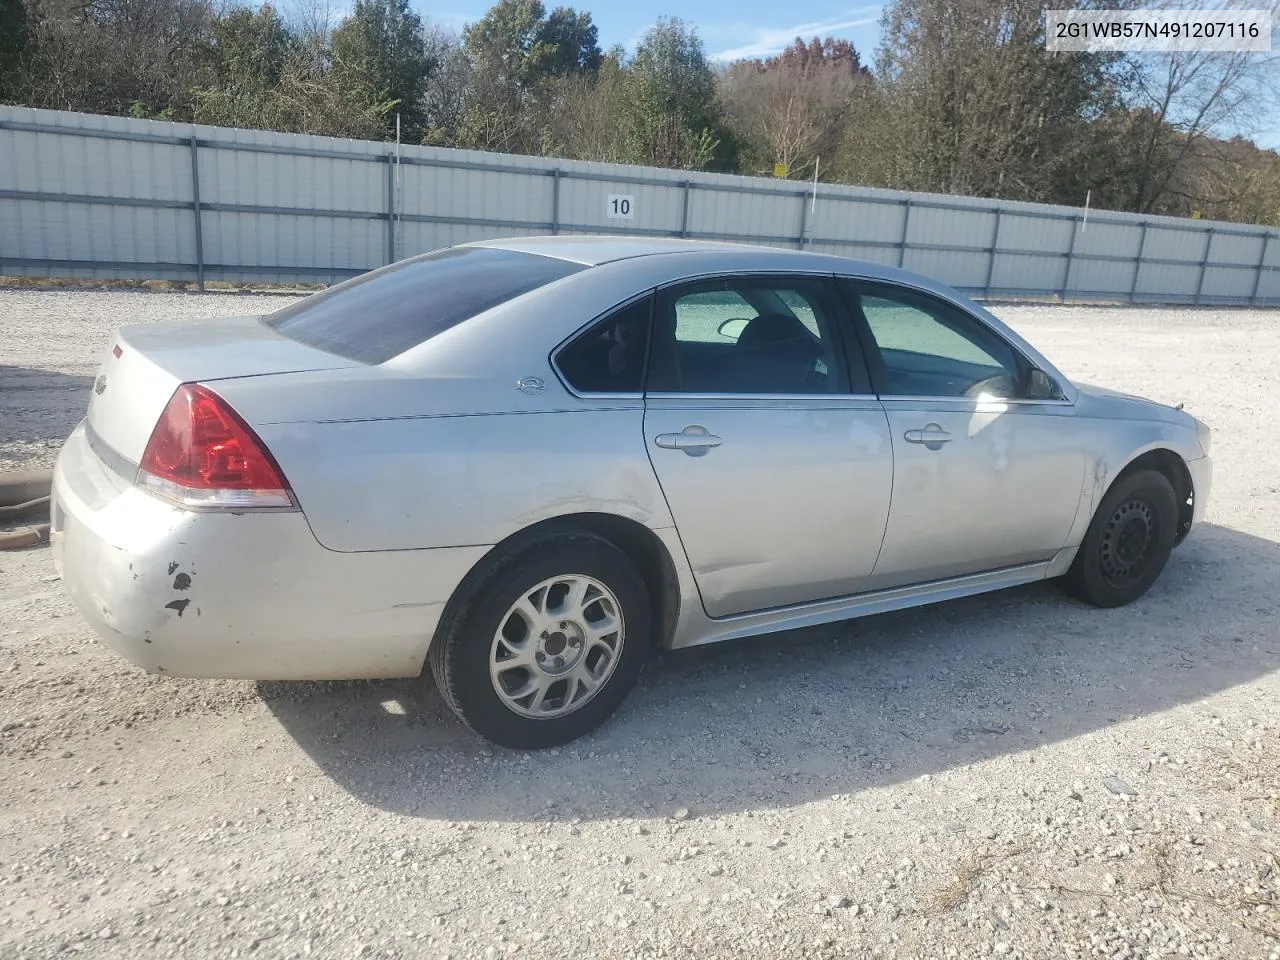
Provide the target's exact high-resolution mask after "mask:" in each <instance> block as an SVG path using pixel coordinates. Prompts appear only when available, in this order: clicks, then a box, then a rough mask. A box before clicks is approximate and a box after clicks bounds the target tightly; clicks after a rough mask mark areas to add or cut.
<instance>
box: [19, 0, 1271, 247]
mask: <svg viewBox="0 0 1280 960" xmlns="http://www.w3.org/2000/svg"><path fill="white" fill-rule="evenodd" d="M220 2H221V0H0V102H6V103H15V104H22V105H28V106H38V107H48V108H53V109H61V110H79V111H87V112H92V113H107V114H121V115H129V116H135V117H145V118H155V119H174V120H189V121H194V122H197V123H209V124H217V125H223V126H236V127H251V128H259V129H267V130H279V131H286V132H297V133H313V134H325V135H331V136H342V137H356V138H362V139H375V140H389V139H393V138H394V137H395V136H396V132H397V125H398V130H399V135H400V136H401V138H402V139H403V140H404V141H405V142H407V143H424V144H431V145H437V146H449V147H462V148H470V149H479V150H491V151H503V152H510V153H524V154H534V155H542V156H557V157H566V158H575V159H583V160H597V161H612V162H622V163H637V164H647V165H656V166H664V167H676V168H682V169H690V170H716V171H724V172H734V173H744V174H753V175H772V174H774V173H775V170H776V172H777V173H781V174H782V175H785V176H787V177H791V178H797V179H810V178H813V177H814V176H815V175H816V176H817V177H818V179H820V180H823V181H829V182H841V183H856V184H862V185H867V186H877V187H889V188H895V189H904V190H923V191H932V192H938V193H954V194H968V195H975V196H983V197H998V198H1005V199H1016V200H1031V201H1042V202H1048V203H1063V204H1071V205H1081V204H1083V203H1085V202H1086V198H1088V202H1090V203H1091V204H1092V205H1093V206H1095V207H1103V208H1109V209H1116V210H1131V211H1136V212H1143V213H1163V214H1173V215H1181V216H1193V215H1203V216H1205V217H1212V218H1218V219H1226V220H1236V221H1241V222H1252V223H1270V224H1280V154H1277V153H1276V152H1275V151H1273V150H1263V149H1259V148H1258V147H1257V146H1255V145H1254V144H1253V143H1252V141H1250V140H1249V139H1247V138H1245V137H1242V136H1239V135H1236V136H1226V135H1224V131H1228V130H1239V129H1241V128H1243V127H1247V125H1248V123H1249V121H1250V119H1251V118H1256V117H1259V116H1264V115H1266V114H1267V113H1268V111H1271V112H1272V115H1274V113H1275V111H1277V108H1278V107H1280V60H1278V59H1276V55H1274V54H1258V53H1253V54H1222V53H1218V54H1205V53H1198V54H1197V53H1178V54H1167V55H1142V56H1137V55H1124V54H1114V53H1107V54H1091V53H1049V52H1046V50H1045V46H1044V19H1043V15H1042V11H1043V9H1045V8H1046V7H1048V6H1053V7H1055V8H1056V7H1061V6H1064V5H1067V6H1070V5H1072V4H1070V3H1065V2H1064V0H1054V2H1053V3H1052V4H1049V3H1047V2H1044V0H1031V2H1028V0H892V2H890V3H888V4H886V6H885V8H884V12H883V19H882V22H881V46H880V48H879V50H878V51H877V56H876V58H875V62H876V66H875V70H874V71H873V70H871V69H869V67H868V66H867V65H866V64H865V63H864V62H863V58H862V55H861V54H860V53H859V52H858V51H857V50H856V49H855V48H854V47H853V46H852V45H851V44H850V43H849V42H848V41H846V40H839V39H833V38H830V37H828V38H825V39H819V38H816V37H815V38H811V39H808V40H806V39H802V38H797V39H796V41H795V43H794V44H793V45H792V46H790V47H787V48H786V49H784V50H783V51H781V52H780V53H779V54H777V55H775V56H771V57H761V58H753V59H744V60H740V61H737V62H734V63H728V64H717V63H715V62H713V61H712V60H711V59H710V58H709V57H708V55H707V52H706V50H705V48H704V46H703V44H702V41H701V40H700V38H699V37H698V35H697V32H696V30H694V29H692V28H691V27H690V26H688V25H687V24H685V23H683V22H681V21H680V20H679V19H674V18H672V19H663V20H659V21H658V22H657V23H656V24H654V25H653V26H652V27H651V28H650V29H649V30H648V31H647V32H646V33H645V34H644V36H643V37H642V38H641V39H640V41H639V42H638V43H637V44H636V46H635V49H634V50H632V51H627V50H624V49H623V48H622V47H619V46H615V47H612V48H609V49H607V50H606V49H602V48H601V46H600V44H599V37H598V32H597V29H596V26H595V24H594V23H593V22H592V18H591V14H590V13H589V12H587V11H585V10H577V9H573V8H569V7H557V8H555V9H552V10H550V11H548V10H547V8H546V7H545V6H544V5H543V3H542V2H541V0H499V2H498V3H496V4H495V5H494V6H493V7H491V8H490V9H489V10H488V11H487V12H486V13H485V15H484V16H483V17H482V18H480V19H479V20H478V21H477V22H476V23H473V24H470V25H468V26H466V27H465V28H464V29H463V30H462V31H461V32H460V33H454V32H451V31H449V30H446V29H443V28H441V27H440V26H438V25H434V24H431V23H430V22H428V21H424V20H423V18H422V17H420V16H419V15H418V14H417V13H415V12H414V11H413V9H412V8H411V7H410V6H409V3H408V0H356V2H355V5H354V7H353V8H352V9H351V11H350V13H348V14H347V15H346V16H344V17H342V18H341V19H339V20H338V21H337V22H336V23H335V22H333V18H331V17H330V15H329V13H328V10H327V8H325V7H323V6H315V5H313V6H300V7H295V8H289V9H288V10H287V11H286V10H282V9H280V8H277V7H275V6H273V5H271V4H270V3H267V4H263V5H262V6H260V7H258V8H256V9H254V8H251V7H247V6H242V5H238V4H234V3H232V4H230V5H226V6H222V5H219V4H220ZM311 2H312V3H318V2H321V0H311ZM1074 5H1077V6H1091V5H1093V0H1076V3H1075V4H1074ZM1110 5H1114V4H1110Z"/></svg>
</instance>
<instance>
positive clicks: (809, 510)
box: [644, 276, 893, 617]
mask: <svg viewBox="0 0 1280 960" xmlns="http://www.w3.org/2000/svg"><path fill="white" fill-rule="evenodd" d="M838 302H839V299H838V296H836V291H835V290H834V288H833V285H832V283H831V281H830V280H829V279H826V278H821V277H806V276H800V277H797V276H790V277H787V276H783V277H754V278H747V277H733V278H725V279H718V280H709V281H696V282H691V283H686V284H681V285H678V286H675V287H672V288H669V289H666V290H662V291H659V294H658V298H657V303H656V306H655V312H654V326H653V330H654V333H653V345H652V348H651V351H650V356H651V363H650V369H649V377H648V383H647V388H646V396H645V416H644V431H645V439H646V442H647V444H648V450H649V458H650V460H651V462H652V463H653V468H654V471H655V472H656V474H657V476H658V480H659V483H660V484H661V486H662V491H663V493H664V494H665V495H666V498H667V503H668V505H669V506H670V508H671V513H672V515H673V516H674V518H675V521H676V527H677V529H678V530H679V533H680V539H681V542H682V543H683V544H684V549H685V552H686V554H687V555H688V558H689V563H690V566H691V567H692V570H693V574H694V578H695V579H696V581H697V584H698V589H699V591H700V592H701V594H702V602H703V606H704V607H705V609H706V612H707V614H708V615H709V616H712V617H725V616H731V615H733V614H737V613H743V612H746V611H752V610H762V609H767V608H772V607H778V606H784V605H787V604H794V603H803V602H805V601H809V600H818V599H824V598H828V597H836V596H843V595H846V594H851V593H855V592H857V591H858V590H859V589H861V587H862V585H863V584H864V582H865V580H866V578H867V577H868V576H870V574H871V571H872V568H873V567H874V566H875V561H876V555H877V553H878V551H879V549H880V542H881V539H882V538H883V536H884V530H885V521H886V518H887V516H888V510H889V492H890V488H891V485H892V477H893V459H892V446H891V443H890V438H889V425H888V421H887V419H886V417H885V413H884V409H883V408H882V407H881V405H880V403H879V402H878V401H877V400H876V398H875V397H874V396H872V395H870V394H869V385H868V384H867V383H866V381H867V375H866V371H865V367H863V366H862V362H861V359H860V357H859V356H858V354H857V353H856V351H855V352H854V353H853V355H852V357H851V359H852V360H854V361H855V362H856V364H857V365H858V366H857V368H856V369H854V370H853V371H852V372H853V375H854V376H853V380H854V383H855V384H856V385H857V387H858V388H859V389H858V391H857V392H854V390H852V389H851V388H850V369H849V365H847V364H846V363H845V360H844V353H843V351H842V350H841V344H840V342H839V341H838V340H837V337H838V336H839V333H838V329H837V326H838V325H837V324H836V323H835V322H834V306H833V305H834V304H836V303H838Z"/></svg>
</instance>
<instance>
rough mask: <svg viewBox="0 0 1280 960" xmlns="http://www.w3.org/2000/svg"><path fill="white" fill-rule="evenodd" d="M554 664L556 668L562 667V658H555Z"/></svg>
mask: <svg viewBox="0 0 1280 960" xmlns="http://www.w3.org/2000/svg"><path fill="white" fill-rule="evenodd" d="M555 663H556V666H557V667H563V666H564V657H556V661H555Z"/></svg>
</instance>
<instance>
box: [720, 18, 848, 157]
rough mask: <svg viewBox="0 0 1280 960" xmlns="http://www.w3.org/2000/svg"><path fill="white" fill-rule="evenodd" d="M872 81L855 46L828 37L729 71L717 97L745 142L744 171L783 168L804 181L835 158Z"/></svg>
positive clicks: (798, 44) (795, 46)
mask: <svg viewBox="0 0 1280 960" xmlns="http://www.w3.org/2000/svg"><path fill="white" fill-rule="evenodd" d="M869 82H870V80H869V77H868V76H867V74H866V71H865V70H863V69H862V67H861V63H860V61H859V58H858V55H857V52H856V51H854V50H853V47H852V46H851V45H849V44H848V42H847V41H835V40H833V39H832V38H830V37H828V38H827V40H826V43H825V44H823V43H820V42H819V41H818V39H817V38H816V37H815V38H814V40H813V42H812V43H811V44H810V45H808V46H806V45H805V44H804V43H803V42H802V41H801V40H799V39H797V40H796V42H795V45H794V46H793V47H790V48H788V50H787V51H786V52H785V53H784V54H783V55H781V56H778V57H773V58H770V59H769V60H742V61H739V62H737V63H734V64H732V65H730V66H729V67H728V68H727V69H726V70H724V71H723V72H722V73H721V74H720V77H719V95H720V100H721V102H722V103H723V105H724V111H725V116H726V118H727V119H728V121H729V123H730V124H731V125H732V126H733V128H734V129H735V131H736V132H737V133H738V135H739V137H740V138H741V139H742V141H743V160H744V162H745V164H747V165H748V170H747V172H750V173H767V172H768V171H770V170H772V168H773V165H774V164H775V163H781V164H784V165H785V166H786V168H787V169H788V170H789V171H790V174H793V175H797V176H801V177H807V176H808V175H809V174H810V173H811V172H812V171H813V167H814V163H815V160H816V159H817V158H818V157H819V156H821V155H823V154H825V155H826V156H827V158H828V159H830V158H831V156H832V154H833V153H834V152H835V147H836V144H837V143H838V142H839V140H840V134H841V131H842V128H843V126H844V122H845V119H846V117H847V114H848V108H849V104H850V101H851V98H852V96H853V94H854V91H855V90H856V89H857V88H858V86H859V84H867V83H869Z"/></svg>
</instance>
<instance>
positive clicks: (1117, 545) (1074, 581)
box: [1066, 470, 1178, 607]
mask: <svg viewBox="0 0 1280 960" xmlns="http://www.w3.org/2000/svg"><path fill="white" fill-rule="evenodd" d="M1177 533H1178V498H1177V495H1176V494H1175V493H1174V490H1173V486H1172V485H1171V484H1170V483H1169V481H1168V479H1167V478H1166V477H1165V476H1164V474H1162V473H1159V472H1157V471H1155V470H1140V471H1138V472H1136V473H1133V474H1130V475H1129V476H1127V477H1124V478H1122V479H1121V480H1119V481H1117V482H1116V483H1115V484H1114V485H1113V486H1112V488H1111V489H1110V490H1108V491H1107V495H1106V496H1105V497H1103V498H1102V503H1101V505H1099V507H1098V510H1097V512H1096V513H1095V514H1094V516H1093V522H1092V523H1090V524H1089V530H1088V532H1087V533H1086V534H1085V537H1084V541H1083V542H1082V543H1081V544H1080V550H1079V551H1078V552H1077V553H1076V558H1075V561H1074V562H1073V563H1072V565H1071V570H1070V571H1069V572H1068V573H1067V578H1066V586H1067V589H1068V590H1069V591H1070V592H1071V593H1072V594H1074V595H1075V596H1076V597H1078V598H1080V599H1081V600H1083V601H1085V602H1086V603H1091V604H1093V605H1094V606H1095V607H1119V606H1123V605H1124V604H1126V603H1131V602H1132V601H1134V600H1137V599H1138V598H1139V597H1141V596H1142V595H1143V594H1144V593H1146V592H1147V590H1149V589H1150V587H1151V585H1152V584H1153V583H1155V582H1156V580H1157V578H1158V577H1159V576H1160V573H1161V571H1162V570H1164V565H1165V563H1167V562H1168V560H1169V554H1170V553H1172V552H1173V544H1174V540H1175V539H1176V537H1177Z"/></svg>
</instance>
